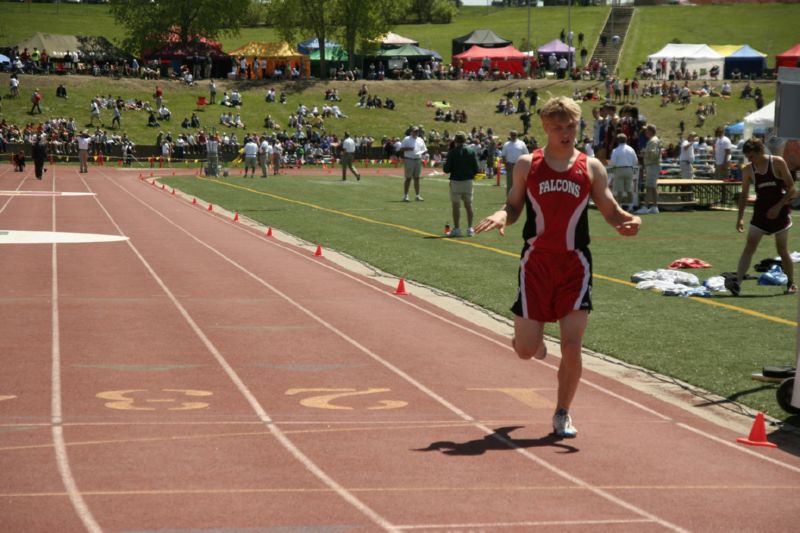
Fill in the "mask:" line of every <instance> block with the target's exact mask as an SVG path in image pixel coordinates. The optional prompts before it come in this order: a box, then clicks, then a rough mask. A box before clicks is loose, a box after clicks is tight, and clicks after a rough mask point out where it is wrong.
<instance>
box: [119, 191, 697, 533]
mask: <svg viewBox="0 0 800 533" xmlns="http://www.w3.org/2000/svg"><path fill="white" fill-rule="evenodd" d="M109 181H110V182H111V183H113V184H114V185H115V186H117V187H118V188H119V189H120V190H122V191H123V192H125V193H126V194H128V195H129V196H130V197H131V198H133V199H134V200H136V201H137V202H139V203H140V204H141V205H143V206H144V207H146V208H147V209H149V210H150V211H152V212H153V213H155V214H156V215H158V216H159V217H161V218H162V219H163V220H164V221H166V222H167V223H168V224H170V225H172V226H174V227H175V228H176V229H178V230H179V231H181V232H183V233H184V234H185V235H186V236H187V237H189V238H191V239H192V240H194V241H195V242H197V243H198V244H200V245H201V246H203V247H205V248H207V249H208V250H209V251H211V252H213V253H214V254H216V255H217V256H219V257H220V258H221V259H223V260H224V261H226V262H228V263H229V264H231V265H232V266H234V267H235V268H237V269H238V270H240V271H241V272H242V273H244V274H246V275H247V276H249V277H250V278H252V279H253V280H254V281H256V282H258V283H259V284H261V285H263V286H264V287H266V288H268V289H269V290H271V291H273V292H274V293H275V294H277V295H278V296H280V297H281V298H283V299H284V300H286V302H287V303H289V304H291V305H293V306H294V307H296V308H297V309H298V310H300V311H302V312H303V313H305V314H306V315H308V316H309V317H311V318H313V319H314V320H316V321H317V322H319V324H321V325H322V326H324V327H325V328H326V329H328V330H329V331H331V332H332V333H334V334H336V335H337V336H339V337H340V338H341V339H343V340H345V341H346V342H348V343H349V344H351V345H352V346H353V347H355V348H356V349H358V350H360V351H362V352H363V353H364V354H366V355H368V356H369V357H371V358H372V359H373V360H375V361H376V362H378V363H380V364H381V365H383V366H384V367H386V368H388V369H389V370H391V371H392V372H394V373H396V374H397V375H398V376H400V377H401V378H402V379H404V380H406V381H408V383H410V384H411V385H413V386H414V387H416V388H418V390H420V391H421V392H423V393H424V394H426V395H428V396H429V397H430V398H432V399H433V400H435V401H436V402H438V403H440V404H441V405H442V406H444V407H445V408H446V409H448V410H450V411H452V412H453V413H454V414H456V415H457V416H459V417H460V418H462V420H468V421H472V420H474V418H473V417H472V416H470V415H468V414H466V413H465V412H464V411H462V410H461V409H459V408H457V407H455V406H454V405H453V404H451V403H450V402H448V401H447V400H445V399H444V398H442V397H441V396H440V395H438V394H436V393H434V392H433V391H432V390H430V389H429V388H427V387H425V386H424V385H422V384H421V383H419V382H418V381H417V380H415V379H413V378H412V377H411V376H409V375H408V374H406V373H405V372H403V371H402V370H400V369H399V368H397V367H395V366H394V365H392V364H391V363H389V362H388V361H386V360H385V359H383V358H382V357H380V356H379V355H378V354H377V353H375V352H373V351H371V350H369V349H368V348H367V347H365V346H363V345H362V344H361V343H359V342H358V341H356V340H355V339H353V338H352V337H350V336H348V335H347V334H346V333H344V332H343V331H341V330H339V329H337V328H336V327H334V326H333V325H332V324H330V323H328V322H326V321H325V320H323V319H322V318H321V317H318V316H317V315H315V314H314V313H313V312H311V311H310V310H309V309H306V308H305V307H303V306H302V305H300V304H299V303H298V302H296V301H295V300H292V299H291V298H290V297H289V296H288V295H286V294H284V293H283V292H281V291H279V290H278V289H277V288H275V287H273V286H272V285H270V284H269V283H267V282H266V281H265V280H263V279H262V278H260V277H258V276H257V275H256V274H254V273H252V272H250V271H249V270H247V269H246V268H245V267H244V266H242V265H240V264H239V263H237V262H236V261H235V260H233V259H232V258H230V257H228V256H226V255H225V254H223V253H222V252H220V251H219V250H217V249H216V248H214V247H213V246H212V245H210V244H208V243H206V242H205V241H203V240H202V239H200V238H199V237H197V236H195V235H193V234H192V233H191V232H190V231H189V230H187V229H185V228H184V227H182V226H180V225H179V224H177V223H176V222H174V221H173V220H171V219H170V218H169V217H168V216H167V215H165V214H164V213H162V212H160V211H158V210H157V209H155V208H154V207H152V206H150V205H149V204H147V203H146V202H145V201H144V200H142V199H141V198H139V197H138V196H136V195H134V194H133V193H132V192H130V191H129V190H127V189H126V188H124V187H123V186H122V185H120V184H119V183H118V182H116V181H112V180H109ZM142 261H144V259H143V258H142ZM175 303H176V305H180V304H178V303H177V301H176V302H175ZM220 357H221V356H220ZM474 426H475V427H476V428H478V429H480V430H481V431H483V432H484V433H486V434H487V435H492V434H494V433H495V432H494V431H493V430H492V429H491V428H489V427H488V426H486V425H484V424H480V423H478V422H475V423H474ZM495 438H497V440H499V441H501V442H503V443H504V444H505V445H506V446H508V447H509V448H511V449H514V450H515V451H517V452H518V453H520V454H522V455H523V456H524V457H526V458H528V459H530V460H531V461H533V462H534V463H536V464H538V465H539V466H542V467H543V468H545V469H547V470H549V471H551V472H552V473H554V474H556V475H558V476H559V477H562V478H564V479H566V480H568V481H570V482H572V483H574V484H575V485H577V486H580V487H583V488H585V489H586V490H588V491H590V492H592V493H594V494H595V495H597V496H599V497H601V498H603V499H605V500H607V501H609V502H612V503H614V504H616V505H618V506H620V507H622V508H624V509H627V510H629V511H631V512H632V513H634V514H637V515H639V516H641V517H643V518H645V519H647V520H650V521H653V522H655V523H657V524H659V525H661V526H662V527H665V528H667V529H671V530H673V531H685V530H684V529H683V528H681V527H680V526H677V525H675V524H672V523H671V522H668V521H667V520H664V519H662V518H659V517H657V516H655V515H653V514H651V513H649V512H647V511H645V510H644V509H642V508H640V507H637V506H635V505H633V504H631V503H628V502H626V501H625V500H623V499H621V498H618V497H617V496H614V495H613V494H611V493H610V492H608V491H606V490H603V489H601V488H598V487H596V486H593V485H591V484H590V483H588V482H586V481H583V480H582V479H580V478H578V477H576V476H573V475H572V474H570V473H568V472H566V471H565V470H562V469H560V468H558V467H556V466H554V465H552V464H550V463H548V462H547V461H545V460H544V459H541V458H540V457H539V456H537V455H536V454H534V453H531V452H530V451H528V450H525V449H522V448H519V447H518V446H516V445H515V444H514V443H513V441H511V440H509V439H505V438H502V437H498V436H496V437H495Z"/></svg>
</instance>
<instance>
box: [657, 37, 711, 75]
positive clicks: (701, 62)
mask: <svg viewBox="0 0 800 533" xmlns="http://www.w3.org/2000/svg"><path fill="white" fill-rule="evenodd" d="M648 58H649V59H650V60H651V61H652V62H653V63H655V62H657V61H660V60H661V59H666V60H667V61H672V60H673V59H674V60H676V61H677V62H678V64H679V65H680V63H681V61H683V60H686V69H687V70H688V71H689V72H691V71H693V70H696V71H697V75H698V77H699V78H708V77H709V74H708V73H709V71H710V70H711V67H718V68H719V75H720V76H722V72H723V68H724V67H725V58H724V57H723V56H722V55H721V54H719V53H718V52H716V51H714V50H713V49H712V48H711V47H710V46H708V45H707V44H668V45H666V46H665V47H664V48H662V49H661V50H659V51H658V52H656V53H655V54H651V55H650V56H649V57H648Z"/></svg>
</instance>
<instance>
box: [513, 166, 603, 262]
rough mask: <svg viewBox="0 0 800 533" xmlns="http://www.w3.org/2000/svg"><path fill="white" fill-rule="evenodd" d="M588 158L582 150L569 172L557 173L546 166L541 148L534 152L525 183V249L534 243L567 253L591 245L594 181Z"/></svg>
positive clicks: (537, 246)
mask: <svg viewBox="0 0 800 533" xmlns="http://www.w3.org/2000/svg"><path fill="white" fill-rule="evenodd" d="M586 160H587V159H586V154H584V153H580V154H579V155H578V157H577V159H576V160H575V162H574V163H573V165H572V166H571V167H570V168H569V169H568V170H567V171H566V172H556V171H555V170H553V169H551V168H550V167H549V166H548V165H547V162H546V161H545V159H544V154H543V152H542V150H536V151H534V152H533V154H532V160H531V168H530V171H529V172H528V180H527V184H526V185H527V191H526V199H525V207H526V210H527V220H526V222H525V227H524V228H523V230H522V237H523V238H524V239H525V249H527V248H528V247H530V246H533V247H534V249H536V250H541V251H548V252H565V251H570V250H583V249H585V248H587V247H588V246H589V219H588V214H587V206H588V203H589V192H590V189H591V181H590V180H589V172H588V170H587V166H586ZM525 249H523V255H524V253H525Z"/></svg>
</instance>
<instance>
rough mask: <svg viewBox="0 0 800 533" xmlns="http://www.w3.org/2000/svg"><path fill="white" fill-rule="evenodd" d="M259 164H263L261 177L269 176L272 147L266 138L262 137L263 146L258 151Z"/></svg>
mask: <svg viewBox="0 0 800 533" xmlns="http://www.w3.org/2000/svg"><path fill="white" fill-rule="evenodd" d="M258 157H259V162H260V163H261V177H262V178H266V177H267V176H269V160H270V159H271V158H272V146H270V145H269V141H268V140H267V138H266V137H261V146H260V147H259V150H258Z"/></svg>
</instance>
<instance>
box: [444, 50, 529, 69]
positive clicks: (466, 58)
mask: <svg viewBox="0 0 800 533" xmlns="http://www.w3.org/2000/svg"><path fill="white" fill-rule="evenodd" d="M486 58H488V59H489V65H490V67H489V68H490V70H492V71H494V70H497V71H500V72H511V73H512V74H514V75H519V76H524V75H525V67H524V64H523V63H524V61H525V58H527V56H526V55H525V54H523V53H522V52H520V51H519V50H517V49H516V48H514V47H513V46H511V45H508V46H504V47H502V48H484V47H482V46H478V45H475V46H473V47H471V48H470V49H469V50H467V51H466V52H461V53H460V54H456V55H454V56H453V59H458V60H460V61H461V62H462V67H463V69H464V70H465V71H466V72H475V71H477V70H478V69H480V68H481V66H482V65H483V63H484V60H485V59H486Z"/></svg>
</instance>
